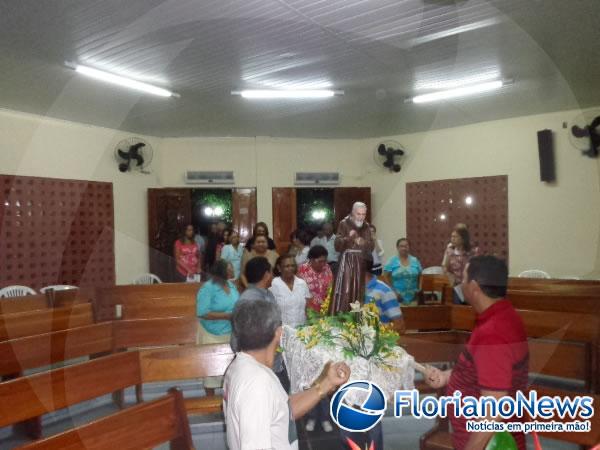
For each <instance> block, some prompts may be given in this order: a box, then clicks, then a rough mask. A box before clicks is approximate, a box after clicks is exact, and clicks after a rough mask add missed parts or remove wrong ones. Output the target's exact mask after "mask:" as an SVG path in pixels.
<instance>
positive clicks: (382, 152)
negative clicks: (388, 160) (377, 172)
mask: <svg viewBox="0 0 600 450" xmlns="http://www.w3.org/2000/svg"><path fill="white" fill-rule="evenodd" d="M377 153H379V154H380V155H381V156H383V155H385V154H386V153H387V149H386V148H385V145H383V144H379V147H377Z"/></svg>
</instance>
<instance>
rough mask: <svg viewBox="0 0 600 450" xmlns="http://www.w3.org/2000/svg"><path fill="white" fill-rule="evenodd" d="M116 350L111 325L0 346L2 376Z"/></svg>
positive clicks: (35, 336) (0, 370) (38, 337)
mask: <svg viewBox="0 0 600 450" xmlns="http://www.w3.org/2000/svg"><path fill="white" fill-rule="evenodd" d="M112 349H113V324H112V323H111V322H105V323H98V324H93V325H85V326H83V327H77V328H69V329H66V330H60V331H55V332H53V333H45V334H37V335H34V336H26V337H22V338H17V339H11V340H8V341H3V342H0V376H6V375H15V374H20V373H22V372H24V371H25V370H29V369H36V368H39V367H45V366H49V365H51V364H55V363H58V362H62V361H66V360H68V359H73V358H79V357H82V356H88V355H94V354H98V353H108V352H111V351H112Z"/></svg>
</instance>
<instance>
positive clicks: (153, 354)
mask: <svg viewBox="0 0 600 450" xmlns="http://www.w3.org/2000/svg"><path fill="white" fill-rule="evenodd" d="M233 356H234V355H233V353H232V352H231V349H230V348H229V346H228V345H227V344H218V345H210V346H186V347H170V348H155V349H146V350H136V351H129V352H120V353H116V354H113V355H109V356H104V357H101V358H97V359H93V360H90V361H87V362H83V363H79V364H74V365H71V366H68V367H63V368H59V369H54V370H50V371H47V372H42V373H39V374H35V375H30V376H25V377H21V378H17V379H14V380H10V381H6V382H4V383H0V398H2V399H3V401H2V402H0V427H3V426H8V425H12V424H16V423H19V422H24V421H28V420H31V419H34V418H38V417H40V416H42V415H43V414H46V413H49V412H52V411H56V410H59V409H62V408H66V407H68V406H71V405H75V404H77V403H80V402H83V401H86V400H91V399H93V398H97V397H100V396H102V395H106V394H109V393H113V392H118V391H121V390H123V389H125V388H127V387H131V386H137V385H141V384H142V383H144V382H157V381H163V382H164V381H178V380H184V379H190V378H201V377H206V376H218V375H223V374H224V373H225V370H226V368H227V366H228V365H229V363H230V362H231V360H232V359H233ZM141 400H142V399H141V398H138V401H141ZM221 403H222V398H221V397H217V396H213V397H200V398H191V399H186V400H185V407H186V408H187V410H188V411H189V412H190V413H192V414H202V413H207V412H218V411H220V410H221ZM37 426H38V427H40V428H38V429H37V430H29V434H30V435H31V436H34V437H39V436H41V422H37Z"/></svg>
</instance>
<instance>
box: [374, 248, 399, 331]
mask: <svg viewBox="0 0 600 450" xmlns="http://www.w3.org/2000/svg"><path fill="white" fill-rule="evenodd" d="M372 268H373V261H372V260H366V261H365V303H375V304H376V305H377V308H379V319H380V320H381V323H392V324H393V327H394V329H395V330H396V331H397V332H398V333H404V331H405V329H406V327H405V326H404V319H403V318H402V311H401V310H400V304H399V303H398V297H396V293H395V292H394V290H393V289H392V288H391V287H389V286H388V285H387V284H385V283H384V282H383V281H380V280H378V279H377V277H376V276H375V275H374V274H372V273H371V269H372Z"/></svg>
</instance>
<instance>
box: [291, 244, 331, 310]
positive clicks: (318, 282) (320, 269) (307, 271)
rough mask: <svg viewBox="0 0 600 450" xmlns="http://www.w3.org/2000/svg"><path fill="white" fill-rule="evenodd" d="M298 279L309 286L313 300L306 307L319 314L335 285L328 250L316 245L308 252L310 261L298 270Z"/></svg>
mask: <svg viewBox="0 0 600 450" xmlns="http://www.w3.org/2000/svg"><path fill="white" fill-rule="evenodd" d="M298 277H300V278H302V279H303V280H304V281H306V284H308V289H309V290H310V293H311V295H312V300H311V301H309V302H308V303H307V304H306V306H307V307H308V308H311V309H313V310H315V311H316V312H319V311H320V309H321V304H322V303H323V301H324V300H325V298H326V297H327V293H328V292H329V289H330V288H331V284H332V283H333V273H332V272H331V268H330V267H329V265H328V264H327V249H326V248H325V247H323V246H322V245H315V246H314V247H312V248H311V249H310V250H309V251H308V261H306V262H305V263H304V264H302V265H301V266H300V267H299V268H298Z"/></svg>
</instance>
